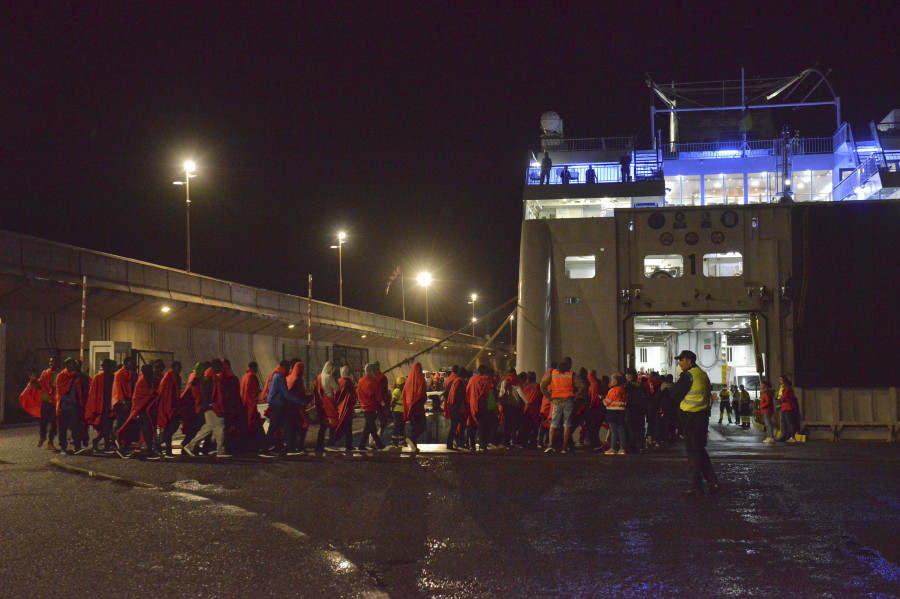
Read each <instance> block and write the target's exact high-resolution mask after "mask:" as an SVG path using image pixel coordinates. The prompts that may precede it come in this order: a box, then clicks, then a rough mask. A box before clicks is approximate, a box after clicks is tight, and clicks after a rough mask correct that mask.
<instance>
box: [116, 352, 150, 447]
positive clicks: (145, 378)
mask: <svg viewBox="0 0 900 599" xmlns="http://www.w3.org/2000/svg"><path fill="white" fill-rule="evenodd" d="M158 398H159V394H158V392H157V382H156V377H155V376H154V374H153V365H152V364H144V365H143V366H142V367H141V374H140V375H139V376H138V379H137V383H136V384H135V386H134V397H133V398H132V400H131V410H130V412H129V414H128V418H126V420H125V422H123V423H122V426H120V427H119V429H118V431H117V432H116V436H117V437H118V440H119V450H118V452H117V453H118V454H119V457H122V458H127V457H129V454H128V453H127V451H126V449H125V448H126V447H127V445H128V437H129V435H130V434H131V433H130V431H131V427H130V425H131V423H132V422H134V423H135V426H134V428H135V429H137V430H138V431H139V432H140V437H141V440H142V441H143V442H144V445H145V446H146V448H147V459H150V460H158V459H159V454H157V453H156V451H154V449H153V436H154V433H155V430H156V423H155V422H151V417H150V414H149V411H150V408H151V407H153V406H154V405H155V404H156V400H157V399H158Z"/></svg>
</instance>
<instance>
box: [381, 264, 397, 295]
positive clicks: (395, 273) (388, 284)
mask: <svg viewBox="0 0 900 599" xmlns="http://www.w3.org/2000/svg"><path fill="white" fill-rule="evenodd" d="M398 276H400V267H399V266H398V267H397V270H396V271H394V273H393V274H391V278H390V279H388V282H387V287H386V288H385V290H384V294H385V295H387V294H388V293H390V291H391V283H393V282H394V279H396V278H397V277H398Z"/></svg>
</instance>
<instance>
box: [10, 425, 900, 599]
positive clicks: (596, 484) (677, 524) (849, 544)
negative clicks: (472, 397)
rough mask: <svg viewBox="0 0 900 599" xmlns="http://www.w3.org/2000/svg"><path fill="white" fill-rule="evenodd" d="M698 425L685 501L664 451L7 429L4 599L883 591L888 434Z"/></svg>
mask: <svg viewBox="0 0 900 599" xmlns="http://www.w3.org/2000/svg"><path fill="white" fill-rule="evenodd" d="M710 437H711V440H710V445H709V449H710V454H711V456H712V459H713V464H714V467H715V468H716V470H717V472H718V475H719V478H720V480H721V481H722V484H723V491H722V492H721V493H720V494H718V495H715V496H705V497H701V498H686V497H683V496H681V495H680V494H679V491H681V490H683V489H684V488H686V487H687V471H686V466H685V458H684V452H683V449H682V448H680V447H677V448H664V449H660V450H657V451H654V452H652V453H650V454H646V455H634V456H621V457H620V456H605V455H600V454H591V453H589V452H587V451H579V452H576V453H575V454H574V455H559V454H557V455H553V456H545V455H542V454H538V453H535V452H526V451H512V452H507V451H492V452H487V453H483V454H478V455H470V454H451V453H447V452H445V451H441V450H440V448H439V447H437V446H428V447H425V448H424V449H426V451H423V452H422V453H420V454H418V455H417V456H412V455H411V454H408V453H406V452H404V453H403V454H402V455H399V456H388V455H371V454H370V455H359V454H356V455H353V456H345V455H342V454H326V455H325V456H324V457H314V456H305V457H301V458H296V459H292V460H290V461H287V460H281V461H276V462H262V461H251V460H228V461H226V460H220V461H218V462H216V461H215V460H197V461H181V460H175V461H171V462H169V461H167V462H148V461H141V460H136V459H131V460H121V459H113V458H104V457H89V456H62V457H61V456H59V455H58V454H52V453H51V452H48V451H46V450H45V449H37V448H35V447H34V443H35V442H36V438H37V429H36V427H35V426H28V427H18V428H4V429H2V430H0V460H2V461H3V463H0V489H2V490H0V522H2V530H3V544H2V545H3V549H2V553H0V581H2V583H0V584H2V586H0V596H2V597H64V596H65V597H71V596H73V595H76V594H77V595H92V596H96V597H113V596H115V597H136V596H139V595H141V596H147V595H148V594H152V595H153V596H156V597H169V596H171V597H276V596H278V597H322V596H326V597H368V598H376V597H435V598H443V597H447V598H449V597H459V598H468V597H472V598H475V597H477V598H479V599H481V598H486V597H535V596H543V597H750V596H753V597H835V598H843V597H898V596H900V543H898V539H900V476H898V475H900V447H898V446H897V445H894V444H888V443H861V442H860V443H849V442H848V443H840V444H837V443H805V444H796V445H791V446H786V445H783V444H779V445H777V446H775V447H767V446H765V445H763V444H762V443H761V442H760V441H761V438H762V435H761V434H760V433H758V432H756V431H743V430H740V429H738V428H737V427H734V426H727V425H722V426H719V425H713V426H712V427H711V434H710ZM432 450H437V451H432ZM51 460H58V462H59V463H61V464H64V465H68V466H70V467H73V468H80V469H84V470H87V471H91V472H94V473H97V474H100V475H102V474H110V475H115V476H118V477H122V478H124V479H127V480H132V481H141V482H143V483H148V484H150V485H153V488H140V487H131V486H128V485H126V484H121V483H115V482H110V481H108V480H105V479H103V478H98V477H88V476H85V475H82V474H78V473H73V472H71V471H68V470H63V469H61V468H59V467H57V466H55V465H54V464H52V463H51Z"/></svg>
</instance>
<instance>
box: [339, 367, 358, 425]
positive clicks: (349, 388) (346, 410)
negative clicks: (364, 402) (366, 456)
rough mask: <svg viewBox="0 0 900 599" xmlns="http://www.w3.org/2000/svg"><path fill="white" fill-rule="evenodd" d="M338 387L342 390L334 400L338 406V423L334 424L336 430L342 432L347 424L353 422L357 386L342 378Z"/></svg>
mask: <svg viewBox="0 0 900 599" xmlns="http://www.w3.org/2000/svg"><path fill="white" fill-rule="evenodd" d="M338 385H339V386H340V389H339V390H338V392H337V395H336V396H335V398H334V401H335V403H336V404H337V422H336V423H335V424H334V427H335V429H336V430H340V429H341V427H342V426H344V425H345V424H346V423H347V422H349V421H351V420H353V407H354V406H355V405H356V385H354V384H353V381H352V380H351V379H349V378H347V377H343V376H342V377H341V378H339V379H338ZM349 434H351V435H352V434H353V433H352V432H351V433H349Z"/></svg>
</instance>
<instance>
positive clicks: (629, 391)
mask: <svg viewBox="0 0 900 599" xmlns="http://www.w3.org/2000/svg"><path fill="white" fill-rule="evenodd" d="M624 389H625V394H626V395H627V396H628V403H627V405H626V406H625V430H626V432H625V435H626V441H625V450H626V451H628V452H629V453H644V452H645V451H646V448H647V437H646V435H647V430H646V426H647V425H646V422H647V406H648V404H649V403H650V401H649V399H648V398H647V389H646V388H645V387H644V386H643V385H642V384H641V382H640V381H639V380H638V378H637V371H636V370H635V369H634V368H626V369H625V385H624Z"/></svg>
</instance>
